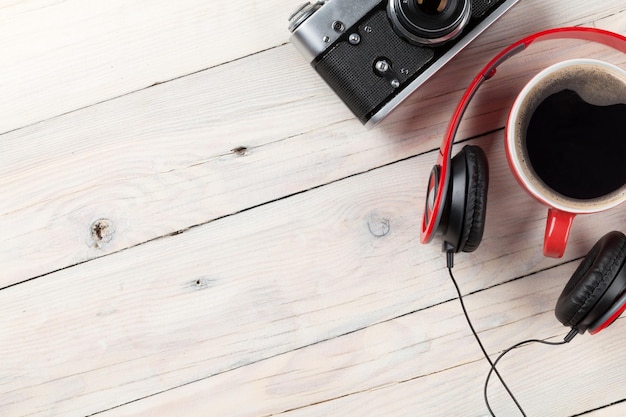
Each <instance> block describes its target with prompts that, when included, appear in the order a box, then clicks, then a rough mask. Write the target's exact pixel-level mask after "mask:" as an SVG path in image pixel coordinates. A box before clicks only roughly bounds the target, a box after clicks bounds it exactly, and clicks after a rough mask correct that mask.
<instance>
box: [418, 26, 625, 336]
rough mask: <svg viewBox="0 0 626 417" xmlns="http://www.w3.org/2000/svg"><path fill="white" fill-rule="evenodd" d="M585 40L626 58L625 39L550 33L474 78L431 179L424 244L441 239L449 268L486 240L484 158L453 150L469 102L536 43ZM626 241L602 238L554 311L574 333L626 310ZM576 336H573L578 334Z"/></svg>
mask: <svg viewBox="0 0 626 417" xmlns="http://www.w3.org/2000/svg"><path fill="white" fill-rule="evenodd" d="M566 38H568V39H582V40H587V41H592V42H596V43H601V44H604V45H606V46H609V47H611V48H614V49H617V50H619V51H621V52H624V53H626V37H624V36H621V35H619V34H616V33H613V32H609V31H605V30H602V29H596V28H587V27H565V28H557V29H549V30H546V31H542V32H538V33H535V34H533V35H530V36H528V37H526V38H523V39H521V40H519V41H517V42H515V43H513V44H512V45H510V46H509V47H507V48H505V49H504V50H503V51H501V52H500V53H499V54H498V55H496V56H495V57H494V58H493V59H492V60H491V61H489V63H488V64H487V65H486V66H485V67H484V68H483V69H482V70H481V71H480V73H479V74H478V75H477V76H476V77H475V78H474V80H473V81H472V83H471V84H470V86H469V87H468V88H467V90H466V91H465V93H464V95H463V97H462V98H461V101H460V102H459V104H458V105H457V107H456V110H455V112H454V115H453V117H452V119H451V120H450V122H449V124H448V127H447V130H446V134H445V136H444V139H443V143H442V145H441V148H440V149H439V155H438V159H437V164H436V165H435V166H434V167H433V169H432V171H431V173H430V177H429V179H428V188H427V195H426V207H425V210H424V216H423V220H422V226H421V242H422V243H428V242H430V241H431V240H432V239H433V236H434V235H435V234H436V233H437V234H441V235H442V236H443V251H444V252H446V254H447V258H448V268H452V266H453V256H454V254H455V253H458V252H459V251H463V252H473V251H474V250H476V249H477V248H478V246H479V245H480V242H481V240H482V236H483V230H484V226H485V217H486V212H487V189H488V185H489V172H488V165H487V157H486V155H485V152H484V151H483V150H482V149H481V148H479V147H478V146H471V145H468V146H465V147H464V148H463V149H462V150H461V151H460V152H459V153H458V154H457V155H455V156H454V158H452V144H453V141H454V137H455V135H456V132H457V130H458V127H459V124H460V122H461V118H462V117H463V114H464V113H465V110H466V108H467V106H468V105H469V102H470V101H471V99H472V98H473V96H474V94H475V93H476V91H477V90H478V88H479V87H480V86H481V85H482V83H483V82H485V81H486V80H488V79H489V78H491V77H493V76H494V75H495V73H496V67H497V66H498V65H500V64H501V63H502V62H504V61H506V60H507V59H508V58H510V57H512V56H513V55H516V54H517V53H519V52H521V51H523V50H525V49H526V48H527V47H528V46H529V45H531V44H532V43H534V42H536V41H543V40H552V39H566ZM625 264H626V236H624V234H623V233H621V232H615V231H614V232H610V233H608V234H606V235H605V236H604V237H602V238H601V239H600V240H599V241H598V242H597V243H596V244H595V245H594V246H593V248H592V249H591V251H590V252H589V253H588V254H587V256H586V257H585V258H584V259H583V261H582V262H581V263H580V265H579V266H578V268H577V269H576V271H575V272H574V274H573V276H572V277H571V279H570V280H569V282H568V283H567V285H566V286H565V288H564V289H563V292H562V293H561V295H560V296H559V299H558V301H557V304H556V308H555V315H556V317H557V319H558V320H559V321H560V322H561V323H562V324H563V325H565V326H567V327H571V328H572V331H576V333H580V334H582V333H584V332H585V331H587V330H588V331H589V333H591V334H596V333H598V332H600V331H601V330H603V329H605V328H606V327H608V326H609V325H610V324H612V323H613V322H614V321H615V320H616V319H617V318H618V317H619V316H620V315H621V313H622V312H623V311H624V310H626V267H624V266H625ZM576 333H574V334H576Z"/></svg>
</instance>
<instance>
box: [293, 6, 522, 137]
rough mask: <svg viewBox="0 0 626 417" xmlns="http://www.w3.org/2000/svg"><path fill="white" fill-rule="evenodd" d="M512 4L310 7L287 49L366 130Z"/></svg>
mask: <svg viewBox="0 0 626 417" xmlns="http://www.w3.org/2000/svg"><path fill="white" fill-rule="evenodd" d="M518 1H519V0H317V1H315V2H310V3H306V4H304V5H303V6H301V7H300V8H298V9H297V10H296V12H295V13H294V14H293V15H292V16H291V18H290V26H289V30H290V31H291V32H292V36H291V42H292V43H293V44H294V45H295V46H296V48H297V49H298V50H299V51H300V52H301V53H302V55H304V57H305V58H306V59H308V60H309V62H310V63H311V65H312V66H313V68H315V70H316V71H317V72H318V73H319V74H320V76H321V77H322V78H323V79H324V80H325V81H326V83H327V84H328V85H329V86H330V87H331V88H332V89H333V90H334V91H335V93H336V94H337V95H338V96H339V97H340V98H341V99H342V100H343V102H344V103H345V104H346V105H347V106H348V108H349V109H350V110H351V111H352V112H353V113H354V115H355V116H356V117H357V118H358V119H359V120H360V121H361V123H363V124H364V125H366V126H367V127H372V126H374V125H375V124H377V123H378V122H380V121H381V120H382V119H383V118H384V117H385V116H386V115H387V114H388V113H389V112H390V111H391V110H393V109H394V108H395V107H396V106H397V105H398V104H400V102H402V100H404V99H405V98H406V97H408V95H409V94H411V93H412V92H413V91H415V89H417V87H419V86H420V85H421V84H422V83H424V81H426V80H427V79H428V78H430V77H431V76H432V75H433V74H434V73H435V72H436V71H437V70H438V69H439V68H441V67H442V66H443V65H444V64H445V63H446V62H448V61H449V60H450V59H452V57H454V56H455V55H456V54H457V53H458V52H459V51H460V50H461V49H463V48H464V47H465V46H466V45H467V44H469V43H470V42H471V41H472V40H473V39H474V38H476V37H477V36H478V35H479V34H480V33H482V32H483V31H484V30H485V29H486V28H487V27H488V26H489V25H491V24H492V23H493V22H494V21H495V20H496V19H498V18H499V17H500V16H502V15H503V14H504V13H505V12H506V11H507V10H509V9H510V8H511V7H513V5H515V3H517V2H518Z"/></svg>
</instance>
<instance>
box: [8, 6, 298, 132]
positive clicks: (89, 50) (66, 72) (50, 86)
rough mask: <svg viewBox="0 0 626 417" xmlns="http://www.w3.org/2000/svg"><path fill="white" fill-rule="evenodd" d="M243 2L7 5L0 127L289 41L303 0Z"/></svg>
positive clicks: (47, 115) (35, 119)
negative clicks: (297, 0)
mask: <svg viewBox="0 0 626 417" xmlns="http://www.w3.org/2000/svg"><path fill="white" fill-rule="evenodd" d="M245 3H247V4H245ZM245 3H241V2H222V3H220V4H219V6H218V5H217V4H216V3H212V4H210V3H207V2H206V1H199V0H181V1H176V2H170V1H154V0H152V1H147V0H143V1H132V2H128V1H123V0H111V1H107V2H100V1H95V0H71V1H62V2H59V1H51V0H43V1H42V0H28V1H19V2H15V1H10V2H4V4H0V50H2V58H1V61H0V62H2V65H0V79H2V96H3V100H2V102H0V114H1V115H2V116H0V133H4V132H6V131H10V130H14V129H17V128H20V127H22V126H25V125H29V124H32V123H36V122H39V121H41V120H45V119H49V118H52V117H55V116H58V115H60V114H63V113H67V112H70V111H73V110H76V109H78V108H82V107H86V106H89V105H92V104H94V103H98V102H101V101H103V100H108V99H111V98H114V97H117V96H120V95H123V94H127V93H129V92H132V91H136V90H139V89H142V88H146V87H149V86H151V85H153V84H155V83H160V82H165V81H168V80H171V79H174V78H177V77H181V76H185V75H187V74H190V73H194V72H197V71H200V70H204V69H207V68H210V67H214V66H216V65H220V64H223V63H224V62H229V61H232V60H235V59H238V58H241V57H244V56H247V55H249V54H253V53H256V52H258V51H261V50H265V49H269V48H272V47H275V46H277V45H281V44H284V43H285V42H287V40H288V37H289V32H288V30H287V25H288V22H287V17H288V16H289V14H290V12H291V11H292V8H295V7H296V6H297V4H294V3H293V2H284V1H277V0H273V1H269V2H268V1H264V2H260V1H248V2H245ZM42 68H45V70H42Z"/></svg>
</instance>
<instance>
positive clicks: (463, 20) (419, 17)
mask: <svg viewBox="0 0 626 417" xmlns="http://www.w3.org/2000/svg"><path fill="white" fill-rule="evenodd" d="M387 12H388V14H389V18H390V19H391V22H392V23H393V27H394V29H395V30H396V32H398V33H399V34H400V35H401V36H403V37H404V38H405V39H407V40H409V41H410V42H412V43H415V44H426V45H437V44H440V43H443V42H445V41H447V40H450V39H452V38H454V37H455V36H457V35H458V34H459V33H461V31H462V30H463V28H464V27H465V25H466V24H467V22H468V21H469V18H470V14H471V5H470V0H389V3H388V10H387Z"/></svg>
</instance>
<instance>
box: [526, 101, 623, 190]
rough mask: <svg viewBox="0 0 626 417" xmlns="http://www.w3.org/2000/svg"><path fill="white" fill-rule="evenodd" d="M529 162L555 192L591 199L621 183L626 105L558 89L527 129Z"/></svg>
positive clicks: (535, 115)
mask: <svg viewBox="0 0 626 417" xmlns="http://www.w3.org/2000/svg"><path fill="white" fill-rule="evenodd" d="M526 148H527V152H528V158H529V160H530V163H531V165H532V167H533V169H534V171H535V173H536V174H537V176H538V177H539V178H541V180H542V181H543V182H544V183H545V184H546V185H547V186H548V187H550V188H552V189H553V190H555V191H556V192H558V193H560V194H562V195H564V196H566V197H570V198H575V199H581V200H586V199H593V198H598V197H601V196H604V195H606V194H609V193H611V192H613V191H616V190H618V189H619V188H620V187H622V186H623V185H624V184H626V104H613V105H610V106H595V105H592V104H589V103H587V102H585V101H584V100H583V99H582V98H581V97H580V96H579V95H578V94H577V93H576V92H575V91H572V90H568V89H565V90H562V91H560V92H558V93H555V94H552V95H550V96H549V97H547V98H546V99H545V100H543V101H542V102H541V104H539V106H538V107H537V109H536V110H535V112H534V113H533V115H532V117H531V119H530V122H529V124H528V129H527V132H526Z"/></svg>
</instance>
